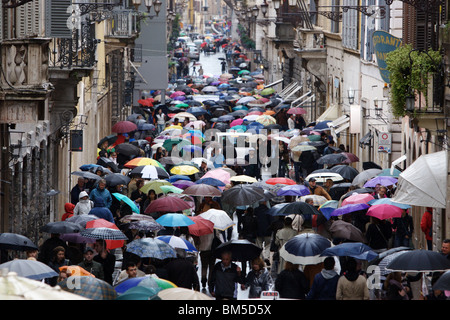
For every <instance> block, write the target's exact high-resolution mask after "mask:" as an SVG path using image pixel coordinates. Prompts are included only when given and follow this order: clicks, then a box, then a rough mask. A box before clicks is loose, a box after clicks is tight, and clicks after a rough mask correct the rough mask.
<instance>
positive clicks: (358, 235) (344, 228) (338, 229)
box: [329, 220, 367, 242]
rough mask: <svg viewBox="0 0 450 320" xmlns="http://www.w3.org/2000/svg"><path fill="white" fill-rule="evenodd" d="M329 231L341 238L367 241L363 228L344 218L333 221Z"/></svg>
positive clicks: (335, 236)
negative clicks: (360, 228)
mask: <svg viewBox="0 0 450 320" xmlns="http://www.w3.org/2000/svg"><path fill="white" fill-rule="evenodd" d="M329 231H330V233H331V236H332V237H333V238H341V239H347V240H351V241H357V242H367V241H366V238H365V237H364V234H363V233H362V232H361V230H359V229H358V228H357V227H355V226H354V225H353V224H351V223H349V222H345V221H343V220H336V221H333V223H332V224H331V226H330V228H329Z"/></svg>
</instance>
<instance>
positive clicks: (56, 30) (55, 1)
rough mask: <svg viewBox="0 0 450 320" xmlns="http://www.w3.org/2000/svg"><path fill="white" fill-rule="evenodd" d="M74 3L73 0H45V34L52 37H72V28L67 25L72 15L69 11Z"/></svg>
mask: <svg viewBox="0 0 450 320" xmlns="http://www.w3.org/2000/svg"><path fill="white" fill-rule="evenodd" d="M71 5H72V1H71V0H46V1H45V15H46V19H45V21H46V23H45V34H46V36H47V37H50V38H71V37H72V30H71V29H69V27H68V26H67V22H68V20H69V18H70V16H71V12H68V11H69V10H68V9H69V8H70V6H71Z"/></svg>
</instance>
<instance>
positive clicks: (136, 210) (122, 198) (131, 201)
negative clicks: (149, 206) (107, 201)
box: [112, 193, 140, 213]
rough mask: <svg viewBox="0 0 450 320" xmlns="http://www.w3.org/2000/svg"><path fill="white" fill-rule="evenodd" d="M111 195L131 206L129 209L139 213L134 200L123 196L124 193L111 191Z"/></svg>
mask: <svg viewBox="0 0 450 320" xmlns="http://www.w3.org/2000/svg"><path fill="white" fill-rule="evenodd" d="M112 195H113V196H115V197H116V198H117V200H120V201H123V202H125V203H126V204H127V205H129V206H130V207H131V210H133V211H134V212H136V213H140V211H139V208H138V207H137V205H136V204H135V203H134V201H133V200H131V199H130V198H128V197H127V196H125V195H123V194H121V193H113V194H112Z"/></svg>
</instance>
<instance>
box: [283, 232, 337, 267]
mask: <svg viewBox="0 0 450 320" xmlns="http://www.w3.org/2000/svg"><path fill="white" fill-rule="evenodd" d="M329 247H331V241H330V240H328V239H327V238H325V237H323V236H321V235H319V234H316V233H302V234H299V235H296V236H295V237H293V238H291V239H289V240H288V241H287V242H286V243H285V244H284V245H283V246H282V247H281V249H280V256H281V257H282V258H283V259H284V260H286V261H289V262H291V263H293V264H302V265H307V264H317V263H320V262H322V261H323V260H325V257H321V256H320V255H321V254H322V252H323V251H324V250H325V249H327V248H329Z"/></svg>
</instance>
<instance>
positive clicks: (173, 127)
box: [164, 125, 183, 130]
mask: <svg viewBox="0 0 450 320" xmlns="http://www.w3.org/2000/svg"><path fill="white" fill-rule="evenodd" d="M168 129H180V130H183V127H182V126H176V125H171V126H168V127H166V128H165V129H164V130H168Z"/></svg>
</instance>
